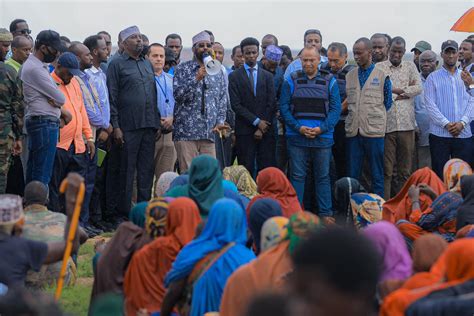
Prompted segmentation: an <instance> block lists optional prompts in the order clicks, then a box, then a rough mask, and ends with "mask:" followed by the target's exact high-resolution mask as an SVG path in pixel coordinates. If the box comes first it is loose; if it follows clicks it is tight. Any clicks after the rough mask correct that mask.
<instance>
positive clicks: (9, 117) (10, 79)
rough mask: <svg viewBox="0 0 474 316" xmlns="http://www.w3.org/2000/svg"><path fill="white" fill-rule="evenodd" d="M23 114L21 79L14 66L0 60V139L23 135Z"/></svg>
mask: <svg viewBox="0 0 474 316" xmlns="http://www.w3.org/2000/svg"><path fill="white" fill-rule="evenodd" d="M23 115H24V105H23V93H22V91H21V84H20V79H19V78H18V76H17V73H16V71H15V69H14V68H13V67H12V66H10V65H6V64H5V63H4V62H0V139H5V138H7V137H9V136H10V137H14V138H16V139H18V138H20V137H21V135H22V132H21V130H22V127H23Z"/></svg>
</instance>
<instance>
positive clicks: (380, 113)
mask: <svg viewBox="0 0 474 316" xmlns="http://www.w3.org/2000/svg"><path fill="white" fill-rule="evenodd" d="M358 71H359V67H356V68H354V69H352V70H351V71H350V72H349V73H348V74H347V76H346V92H347V105H348V111H349V112H348V115H347V119H346V136H347V137H354V136H357V134H358V133H360V135H361V136H364V137H384V136H385V129H386V125H387V111H386V110H385V105H384V103H383V100H384V96H383V87H384V83H385V78H386V77H387V75H386V74H385V73H384V72H383V71H382V70H380V69H378V68H374V70H373V71H372V73H371V74H370V76H369V78H368V79H367V81H366V83H365V85H364V87H363V88H362V89H361V87H360V83H359V72H358Z"/></svg>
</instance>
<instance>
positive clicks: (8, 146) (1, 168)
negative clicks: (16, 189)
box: [0, 136, 13, 194]
mask: <svg viewBox="0 0 474 316" xmlns="http://www.w3.org/2000/svg"><path fill="white" fill-rule="evenodd" d="M12 147H13V138H11V137H10V136H7V138H2V139H0V194H4V193H5V190H6V188H7V175H8V170H9V169H10V163H11V161H10V160H11V159H10V157H11V155H12Z"/></svg>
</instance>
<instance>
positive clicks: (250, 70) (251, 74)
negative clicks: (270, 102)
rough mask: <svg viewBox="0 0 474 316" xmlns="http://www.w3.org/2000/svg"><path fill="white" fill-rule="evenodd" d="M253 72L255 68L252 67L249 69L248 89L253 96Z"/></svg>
mask: <svg viewBox="0 0 474 316" xmlns="http://www.w3.org/2000/svg"><path fill="white" fill-rule="evenodd" d="M254 71H255V68H252V67H250V68H249V73H250V75H249V79H250V87H251V88H252V93H253V95H255V81H254V80H253V72H254Z"/></svg>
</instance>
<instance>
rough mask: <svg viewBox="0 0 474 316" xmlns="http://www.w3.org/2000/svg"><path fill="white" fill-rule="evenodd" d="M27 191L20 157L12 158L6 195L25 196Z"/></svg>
mask: <svg viewBox="0 0 474 316" xmlns="http://www.w3.org/2000/svg"><path fill="white" fill-rule="evenodd" d="M24 191H25V177H24V174H23V164H22V163H21V159H20V156H13V155H12V156H11V165H10V168H9V169H8V176H7V190H6V193H10V194H16V195H20V196H23V193H24Z"/></svg>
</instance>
